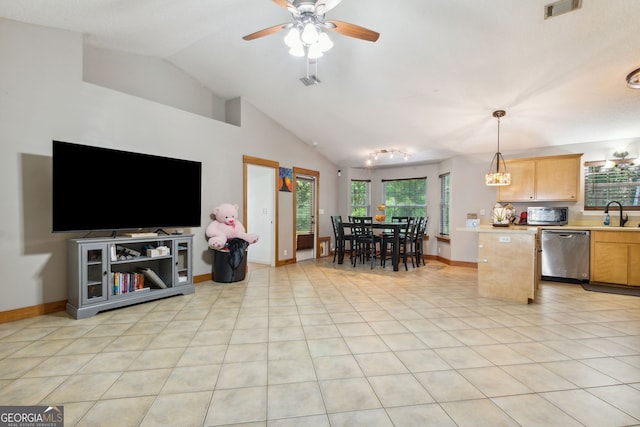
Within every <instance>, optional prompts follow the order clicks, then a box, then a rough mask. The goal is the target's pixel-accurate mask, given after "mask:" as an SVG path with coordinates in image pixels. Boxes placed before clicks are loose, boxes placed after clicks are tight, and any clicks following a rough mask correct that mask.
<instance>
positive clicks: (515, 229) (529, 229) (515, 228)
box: [457, 224, 640, 234]
mask: <svg viewBox="0 0 640 427" xmlns="http://www.w3.org/2000/svg"><path fill="white" fill-rule="evenodd" d="M457 230H458V231H472V232H476V233H522V234H535V233H537V232H538V231H539V230H567V231H568V230H589V231H625V232H636V233H638V232H640V227H631V226H627V227H612V226H608V227H607V226H604V225H571V224H568V225H510V226H509V227H494V226H492V225H481V226H480V227H461V228H458V229H457Z"/></svg>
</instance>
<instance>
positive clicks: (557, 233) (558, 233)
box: [542, 230, 589, 238]
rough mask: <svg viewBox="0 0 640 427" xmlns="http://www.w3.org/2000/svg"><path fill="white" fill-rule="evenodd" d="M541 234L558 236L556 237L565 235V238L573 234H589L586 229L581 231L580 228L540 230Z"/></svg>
mask: <svg viewBox="0 0 640 427" xmlns="http://www.w3.org/2000/svg"><path fill="white" fill-rule="evenodd" d="M542 234H543V236H544V235H550V234H552V235H554V236H558V237H565V238H570V237H573V236H575V235H578V236H589V232H588V231H581V230H575V231H573V230H567V231H564V230H542Z"/></svg>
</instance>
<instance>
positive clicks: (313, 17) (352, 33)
mask: <svg viewBox="0 0 640 427" xmlns="http://www.w3.org/2000/svg"><path fill="white" fill-rule="evenodd" d="M341 1H342V0H273V2H274V3H276V4H277V5H279V6H281V7H283V8H285V9H287V10H288V11H289V12H291V15H292V16H293V22H290V23H285V24H279V25H274V26H273V27H269V28H265V29H263V30H260V31H256V32H255V33H251V34H248V35H246V36H244V37H243V39H244V40H255V39H258V38H260V37H264V36H268V35H271V34H274V33H277V32H279V31H282V30H286V29H288V30H289V33H288V34H287V36H286V37H285V43H286V44H287V46H288V47H289V53H290V54H291V55H294V56H306V57H307V60H309V59H317V58H319V57H321V56H322V54H323V52H326V51H327V50H329V49H331V47H332V46H333V43H332V42H331V40H330V39H329V36H328V35H327V33H326V30H328V31H333V32H334V33H338V34H342V35H344V36H348V37H354V38H357V39H361V40H366V41H370V42H375V41H376V40H378V37H380V34H379V33H377V32H375V31H372V30H369V29H367V28H364V27H360V26H358V25H355V24H350V23H348V22H342V21H336V20H330V21H326V20H325V13H327V12H328V11H330V10H331V9H333V8H334V7H336V6H337V5H338V4H339V3H340V2H341Z"/></svg>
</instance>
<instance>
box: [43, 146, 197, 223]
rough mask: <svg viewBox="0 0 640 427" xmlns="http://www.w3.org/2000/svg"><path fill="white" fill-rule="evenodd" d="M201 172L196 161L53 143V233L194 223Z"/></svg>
mask: <svg viewBox="0 0 640 427" xmlns="http://www.w3.org/2000/svg"><path fill="white" fill-rule="evenodd" d="M201 175H202V163H201V162H195V161H190V160H180V159H174V158H169V157H160V156H153V155H148V154H141V153H133V152H129V151H121V150H113V149H108V148H100V147H92V146H88V145H81V144H73V143H69V142H62V141H53V232H72V231H97V230H103V231H104V230H112V231H115V230H141V229H161V228H169V227H172V228H175V227H199V226H200V217H201V208H200V206H201ZM151 231H155V230H151Z"/></svg>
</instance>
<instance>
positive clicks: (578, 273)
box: [541, 230, 589, 283]
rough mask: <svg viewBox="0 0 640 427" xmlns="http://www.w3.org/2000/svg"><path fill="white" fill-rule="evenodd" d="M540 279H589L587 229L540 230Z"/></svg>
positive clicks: (580, 280) (577, 281) (582, 280)
mask: <svg viewBox="0 0 640 427" xmlns="http://www.w3.org/2000/svg"><path fill="white" fill-rule="evenodd" d="M541 246H542V261H541V263H542V279H545V280H556V281H561V282H574V283H579V282H588V281H589V231H584V230H542V244H541Z"/></svg>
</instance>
